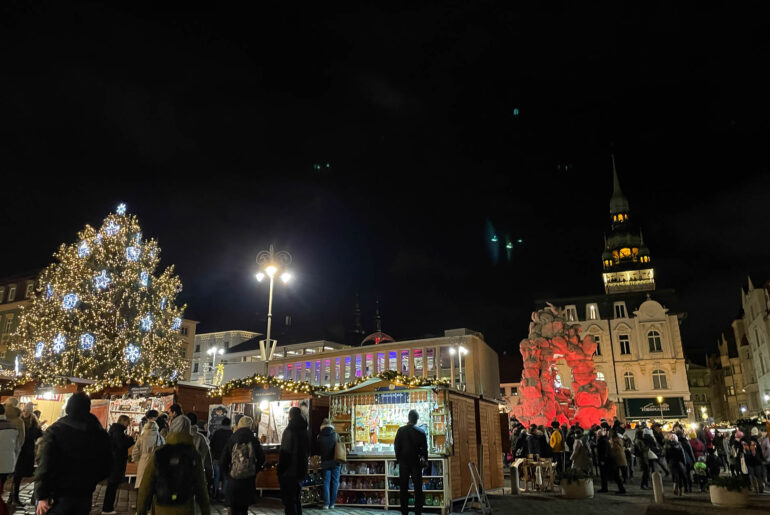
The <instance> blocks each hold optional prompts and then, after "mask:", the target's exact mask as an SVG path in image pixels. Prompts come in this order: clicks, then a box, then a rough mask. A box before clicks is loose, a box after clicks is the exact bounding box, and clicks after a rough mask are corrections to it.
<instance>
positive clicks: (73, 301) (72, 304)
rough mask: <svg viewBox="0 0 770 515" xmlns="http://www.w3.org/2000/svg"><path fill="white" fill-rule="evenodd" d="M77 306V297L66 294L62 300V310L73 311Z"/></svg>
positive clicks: (72, 294)
mask: <svg viewBox="0 0 770 515" xmlns="http://www.w3.org/2000/svg"><path fill="white" fill-rule="evenodd" d="M77 305H78V296H77V295H76V294H75V293H68V294H67V295H65V296H64V297H63V298H62V301H61V307H62V309H73V308H76V307H77Z"/></svg>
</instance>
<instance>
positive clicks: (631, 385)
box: [623, 372, 636, 391]
mask: <svg viewBox="0 0 770 515" xmlns="http://www.w3.org/2000/svg"><path fill="white" fill-rule="evenodd" d="M623 381H624V382H625V383H626V390H629V391H633V390H636V381H635V380H634V374H632V373H631V372H626V373H625V374H623Z"/></svg>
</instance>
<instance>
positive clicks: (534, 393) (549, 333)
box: [513, 304, 615, 428]
mask: <svg viewBox="0 0 770 515" xmlns="http://www.w3.org/2000/svg"><path fill="white" fill-rule="evenodd" d="M580 330H581V327H580V326H579V325H577V324H571V325H570V324H568V323H567V321H566V317H565V316H564V311H563V310H562V309H561V308H556V307H554V306H552V305H551V304H548V308H546V309H541V310H540V311H537V312H535V313H532V322H531V323H530V324H529V337H528V338H527V339H525V340H522V341H521V343H520V344H519V349H520V350H521V355H522V357H523V358H524V370H523V371H522V373H521V387H520V388H519V392H520V395H521V402H520V403H519V404H518V405H517V406H516V407H514V409H513V412H514V414H515V415H516V418H517V419H518V420H519V421H520V422H522V423H524V424H526V425H529V424H536V425H543V426H548V425H550V424H551V421H552V420H554V419H556V420H558V421H559V423H565V422H568V423H569V424H574V423H575V422H579V423H580V425H581V426H582V427H584V428H587V427H590V426H591V425H592V424H598V423H599V421H600V420H601V419H602V418H605V419H607V420H612V417H613V416H614V415H615V404H614V403H613V402H612V401H610V400H608V399H607V394H608V392H607V383H605V382H604V381H599V380H597V379H596V371H595V370H594V359H593V355H594V352H595V351H596V342H595V341H594V338H593V336H585V337H584V338H583V339H582V340H581V339H580ZM562 358H563V359H564V360H565V361H566V362H567V366H569V368H570V369H571V370H572V390H571V391H570V389H568V388H561V387H557V386H556V385H555V382H556V366H555V365H556V362H557V361H558V360H559V359H562Z"/></svg>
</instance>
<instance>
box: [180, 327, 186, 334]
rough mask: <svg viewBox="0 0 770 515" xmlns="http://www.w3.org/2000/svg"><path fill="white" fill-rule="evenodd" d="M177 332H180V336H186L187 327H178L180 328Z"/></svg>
mask: <svg viewBox="0 0 770 515" xmlns="http://www.w3.org/2000/svg"><path fill="white" fill-rule="evenodd" d="M179 333H180V334H181V335H182V336H187V328H186V327H183V328H182V329H180V330H179Z"/></svg>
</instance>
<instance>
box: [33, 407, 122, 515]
mask: <svg viewBox="0 0 770 515" xmlns="http://www.w3.org/2000/svg"><path fill="white" fill-rule="evenodd" d="M90 410H91V399H89V398H88V396H87V395H86V394H85V393H82V392H78V393H74V394H72V396H71V397H70V398H69V400H68V401H67V405H66V407H65V409H64V411H65V413H66V415H65V416H64V417H62V418H60V419H59V420H57V421H56V422H54V423H53V424H51V426H50V427H49V428H48V429H46V431H45V433H44V434H43V442H42V444H41V446H40V448H41V451H40V464H39V465H38V467H37V470H36V471H35V496H36V498H37V499H38V504H37V513H38V514H39V515H42V514H44V513H46V512H47V511H48V510H49V509H51V508H52V507H53V508H54V512H55V513H73V514H74V513H90V511H91V497H92V495H93V493H94V489H95V488H96V485H97V484H98V483H99V482H100V481H102V480H104V479H106V478H107V476H108V475H109V473H110V469H111V467H112V450H111V446H110V437H109V436H108V435H107V432H106V431H105V430H104V428H103V427H102V425H101V423H100V422H99V419H97V418H96V417H95V416H94V415H93V414H91V412H90Z"/></svg>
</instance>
